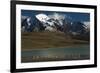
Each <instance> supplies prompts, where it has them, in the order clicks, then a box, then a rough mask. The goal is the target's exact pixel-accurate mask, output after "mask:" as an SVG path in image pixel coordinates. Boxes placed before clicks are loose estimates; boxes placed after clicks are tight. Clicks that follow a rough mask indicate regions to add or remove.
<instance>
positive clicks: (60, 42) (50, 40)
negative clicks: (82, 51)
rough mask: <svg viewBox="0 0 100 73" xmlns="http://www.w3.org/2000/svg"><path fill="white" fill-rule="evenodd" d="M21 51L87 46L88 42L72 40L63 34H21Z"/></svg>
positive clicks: (44, 32) (45, 32) (46, 32)
mask: <svg viewBox="0 0 100 73" xmlns="http://www.w3.org/2000/svg"><path fill="white" fill-rule="evenodd" d="M21 40H22V42H21V45H22V49H34V48H55V47H56V48H57V47H58V48H59V47H68V46H78V45H79V44H81V45H84V44H89V42H88V41H85V40H78V39H73V38H71V37H70V36H65V34H64V33H63V32H48V31H43V32H22V37H21Z"/></svg>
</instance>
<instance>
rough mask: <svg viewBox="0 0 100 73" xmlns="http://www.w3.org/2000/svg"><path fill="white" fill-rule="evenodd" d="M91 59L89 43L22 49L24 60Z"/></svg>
mask: <svg viewBox="0 0 100 73" xmlns="http://www.w3.org/2000/svg"><path fill="white" fill-rule="evenodd" d="M86 59H90V47H89V45H80V46H74V47H72V46H71V47H66V48H44V49H43V48H42V49H29V50H22V52H21V61H22V62H40V61H62V60H86Z"/></svg>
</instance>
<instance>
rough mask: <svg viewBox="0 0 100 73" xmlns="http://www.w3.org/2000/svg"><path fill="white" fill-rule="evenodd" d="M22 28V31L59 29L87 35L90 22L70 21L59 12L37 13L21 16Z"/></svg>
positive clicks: (66, 32) (69, 32)
mask: <svg viewBox="0 0 100 73" xmlns="http://www.w3.org/2000/svg"><path fill="white" fill-rule="evenodd" d="M22 29H24V31H29V32H31V31H61V32H64V33H65V34H71V35H73V36H76V35H78V36H79V35H89V30H90V23H89V22H78V21H71V20H70V19H68V18H67V17H66V16H64V15H61V14H57V13H54V14H51V15H46V14H43V13H41V14H37V15H35V16H34V17H27V16H23V17H22Z"/></svg>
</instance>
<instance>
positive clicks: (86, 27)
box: [83, 21, 90, 31]
mask: <svg viewBox="0 0 100 73" xmlns="http://www.w3.org/2000/svg"><path fill="white" fill-rule="evenodd" d="M83 23H84V28H85V29H86V30H87V31H89V30H90V22H89V21H86V22H83Z"/></svg>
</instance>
